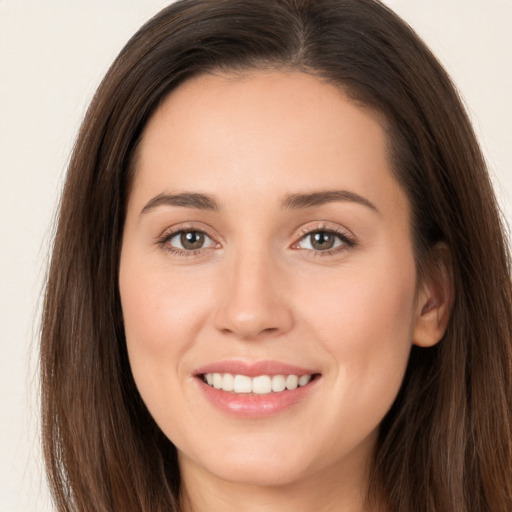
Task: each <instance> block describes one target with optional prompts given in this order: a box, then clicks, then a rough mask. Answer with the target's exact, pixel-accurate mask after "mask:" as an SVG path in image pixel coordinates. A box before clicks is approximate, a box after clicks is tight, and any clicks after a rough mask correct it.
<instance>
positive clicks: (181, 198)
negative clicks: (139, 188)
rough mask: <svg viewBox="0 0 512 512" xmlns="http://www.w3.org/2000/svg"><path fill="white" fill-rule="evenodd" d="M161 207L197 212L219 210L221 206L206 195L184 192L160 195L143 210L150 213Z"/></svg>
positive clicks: (142, 211)
mask: <svg viewBox="0 0 512 512" xmlns="http://www.w3.org/2000/svg"><path fill="white" fill-rule="evenodd" d="M159 206H181V207H183V208H195V209H197V210H210V211H217V210H219V205H218V203H217V201H215V199H213V197H211V196H208V195H206V194H199V193H191V192H183V193H181V194H158V195H157V196H155V197H154V198H153V199H151V200H150V201H149V202H148V203H147V204H146V206H144V208H142V210H141V212H140V213H141V215H142V214H143V213H148V212H150V211H151V210H154V209H155V208H157V207H159Z"/></svg>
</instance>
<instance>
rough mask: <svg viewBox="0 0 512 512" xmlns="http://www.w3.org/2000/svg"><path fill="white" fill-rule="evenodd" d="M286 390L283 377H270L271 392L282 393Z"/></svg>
mask: <svg viewBox="0 0 512 512" xmlns="http://www.w3.org/2000/svg"><path fill="white" fill-rule="evenodd" d="M285 389H286V380H285V378H284V375H274V376H273V377H272V391H273V392H274V393H279V391H284V390H285Z"/></svg>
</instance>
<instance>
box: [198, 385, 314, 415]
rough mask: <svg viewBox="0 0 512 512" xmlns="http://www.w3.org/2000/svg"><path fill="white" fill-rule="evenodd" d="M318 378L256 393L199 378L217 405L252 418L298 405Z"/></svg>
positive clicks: (204, 389) (205, 391)
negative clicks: (216, 385) (228, 388)
mask: <svg viewBox="0 0 512 512" xmlns="http://www.w3.org/2000/svg"><path fill="white" fill-rule="evenodd" d="M318 380H319V378H318V377H317V378H315V379H313V380H312V381H310V382H309V383H308V384H307V385H306V386H300V387H298V388H296V389H292V390H285V391H281V392H279V393H268V394H266V395H255V394H249V393H247V394H245V393H239V394H237V393H231V392H229V391H223V390H222V389H216V388H214V387H212V386H210V385H208V384H207V383H206V382H204V381H203V380H202V378H201V377H198V378H197V381H198V383H199V386H200V388H201V391H202V392H203V393H204V395H205V396H206V398H207V399H208V400H209V401H210V403H212V404H213V405H214V406H215V407H217V408H218V409H220V410H221V411H224V412H227V413H230V414H232V415H235V416H238V417H240V418H251V419H257V418H265V417H267V416H271V415H273V414H277V413H279V412H281V411H285V410H287V409H289V408H291V407H293V406H295V405H297V404H298V403H300V402H302V401H303V400H304V399H305V398H306V397H307V395H308V394H309V393H310V392H311V391H312V390H313V389H314V388H315V387H316V385H317V383H318Z"/></svg>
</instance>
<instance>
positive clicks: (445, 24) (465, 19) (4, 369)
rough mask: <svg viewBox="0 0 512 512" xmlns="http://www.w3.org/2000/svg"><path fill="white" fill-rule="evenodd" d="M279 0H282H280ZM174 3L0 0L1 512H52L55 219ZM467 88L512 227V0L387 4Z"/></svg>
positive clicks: (464, 91) (465, 93) (153, 0)
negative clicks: (43, 400)
mask: <svg viewBox="0 0 512 512" xmlns="http://www.w3.org/2000/svg"><path fill="white" fill-rule="evenodd" d="M269 1H271V0H269ZM168 3H169V2H166V1H163V0H116V1H114V0H101V1H100V0H74V1H71V0H60V1H59V0H31V1H29V0H0V179H1V181H0V219H1V228H0V235H1V238H0V239H1V245H0V277H1V280H0V314H1V317H0V318H1V321H0V512H36V511H37V512H41V511H43V512H44V511H49V510H51V504H50V500H49V497H48V491H47V488H46V484H45V481H44V475H43V471H42V457H41V451H40V448H39V442H40V441H39V434H38V432H39V423H38V421H39V420H38V377H37V343H38V342H37V335H38V329H39V310H40V301H41V292H42V288H43V281H44V275H45V271H46V264H47V260H48V252H49V246H50V243H51V236H52V219H53V217H54V215H55V210H56V205H57V199H58V196H59V193H60V190H61V187H62V183H63V178H64V174H65V169H66V165H67V162H68V159H69V155H70V151H71V149H72V145H73V141H74V138H75V135H76V132H77V129H78V127H79V124H80V121H81V119H82V117H83V115H84V112H85V109H86V107H87V104H88V102H89V101H90V99H91V97H92V95H93V93H94V90H95V88H96V86H97V85H98V83H99V81H100V79H101V78H102V76H103V74H104V73H105V72H106V70H107V68H108V66H109V65H110V63H111V62H112V61H113V59H114V58H115V56H116V55H117V53H118V52H119V51H120V49H121V48H122V46H123V45H124V43H125V42H126V41H127V40H128V38H129V37H130V36H131V35H132V34H133V33H134V32H135V31H136V30H137V29H138V28H139V26H140V25H142V23H143V22H145V21H146V20H147V19H149V18H150V17H151V16H152V15H153V14H154V13H156V12H157V11H158V10H159V9H160V8H161V7H163V6H164V5H166V4H168ZM386 3H387V4H388V5H390V6H391V7H392V8H393V9H395V10H396V11H397V12H398V13H399V14H400V15H401V16H402V17H403V18H404V19H405V20H407V21H408V22H409V23H410V24H411V25H412V26H413V27H414V28H415V29H416V31H417V32H418V33H419V34H420V36H422V37H423V39H424V40H425V41H426V42H427V44H428V45H429V46H430V47H431V48H432V50H433V51H434V53H435V54H436V55H437V56H438V57H439V58H440V60H441V61H442V62H443V64H444V65H445V66H446V67H447V69H448V71H449V72H450V73H451V75H452V77H453V78H454V80H455V82H456V83H457V85H458V87H459V89H460V92H461V94H462V96H463V97H464V100H465V103H466V105H467V108H468V110H469V112H470V115H471V117H472V119H473V121H474V124H475V128H476V131H477V134H478V136H479V138H480V141H481V144H482V147H483V149H484V153H485V155H486V158H487V161H488V163H489V168H490V172H491V174H492V176H493V179H494V181H495V185H496V189H497V193H498V197H499V198H500V202H501V205H502V209H503V211H504V215H505V217H506V219H507V220H508V222H509V223H510V222H511V221H512V147H511V146H512V144H511V143H512V140H511V135H510V134H511V133H512V0H387V2H386Z"/></svg>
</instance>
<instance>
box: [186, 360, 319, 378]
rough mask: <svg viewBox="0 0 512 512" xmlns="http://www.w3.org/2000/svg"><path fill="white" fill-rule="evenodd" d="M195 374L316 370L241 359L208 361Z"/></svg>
mask: <svg viewBox="0 0 512 512" xmlns="http://www.w3.org/2000/svg"><path fill="white" fill-rule="evenodd" d="M194 373H195V374H196V375H204V374H205V373H231V374H233V375H247V376H248V377H257V376H258V375H270V376H272V375H299V376H300V375H313V374H318V373H320V372H318V370H314V369H311V368H305V367H300V366H295V365H292V364H288V363H284V362H281V361H270V360H267V361H253V362H249V361H242V360H224V361H217V362H215V363H209V364H206V365H204V366H201V367H200V368H198V369H197V370H196V371H195V372H194Z"/></svg>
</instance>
